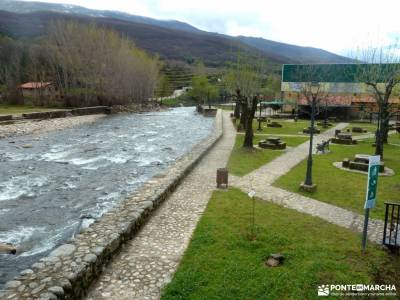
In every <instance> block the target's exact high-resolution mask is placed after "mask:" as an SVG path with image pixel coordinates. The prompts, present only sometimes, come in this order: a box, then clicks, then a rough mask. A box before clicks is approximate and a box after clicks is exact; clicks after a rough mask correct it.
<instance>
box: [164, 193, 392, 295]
mask: <svg viewBox="0 0 400 300" xmlns="http://www.w3.org/2000/svg"><path fill="white" fill-rule="evenodd" d="M251 211H252V201H251V200H250V199H249V198H248V197H247V195H246V194H244V193H242V192H240V191H238V190H236V189H230V190H229V191H216V192H214V193H213V196H212V198H211V200H210V202H209V203H208V206H207V209H206V211H205V213H204V214H203V216H202V217H201V219H200V221H199V223H198V226H197V228H196V230H195V232H194V235H193V237H192V240H191V242H190V245H189V247H188V249H187V250H186V252H185V254H184V257H183V259H182V261H181V263H180V265H179V268H178V270H177V272H176V273H175V276H174V278H173V280H172V282H171V283H169V284H168V285H167V286H166V288H165V289H164V290H163V293H162V298H161V299H163V300H170V299H171V300H172V299H173V300H179V299H182V300H183V299H185V300H187V299H199V300H200V299H230V300H234V299H238V300H239V299H240V300H241V299H268V300H271V299H272V300H273V299H296V300H297V299H319V298H318V296H317V287H318V285H320V284H335V283H336V284H357V283H363V284H369V283H370V284H396V283H397V287H398V286H399V283H400V282H399V278H400V273H399V272H400V270H399V269H400V258H399V256H397V257H391V256H389V254H388V253H387V252H386V251H384V250H382V249H381V248H379V247H378V246H375V245H372V244H368V247H367V253H366V254H365V255H361V250H360V248H361V246H360V244H361V239H360V235H359V234H355V233H353V232H351V231H350V230H347V229H344V228H341V227H338V226H336V225H333V224H330V223H328V222H325V221H323V220H321V219H319V218H316V217H312V216H309V215H305V214H302V213H299V212H296V211H294V210H291V209H287V208H283V207H281V206H278V205H276V204H272V203H269V202H265V201H258V200H256V201H255V224H256V231H255V232H256V238H255V239H254V240H250V239H249V235H250V228H251ZM271 253H282V254H283V255H284V257H285V260H284V263H283V265H281V266H279V267H276V268H270V267H266V266H265V265H264V263H263V262H264V259H265V258H266V257H267V256H268V255H270V254H271ZM396 281H397V282H396Z"/></svg>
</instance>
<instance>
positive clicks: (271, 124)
mask: <svg viewBox="0 0 400 300" xmlns="http://www.w3.org/2000/svg"><path fill="white" fill-rule="evenodd" d="M267 127H274V128H281V127H282V124H280V123H278V122H271V123H268V124H267Z"/></svg>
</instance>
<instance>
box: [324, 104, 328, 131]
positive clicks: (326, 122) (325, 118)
mask: <svg viewBox="0 0 400 300" xmlns="http://www.w3.org/2000/svg"><path fill="white" fill-rule="evenodd" d="M327 127H328V99H325V112H324V128H327Z"/></svg>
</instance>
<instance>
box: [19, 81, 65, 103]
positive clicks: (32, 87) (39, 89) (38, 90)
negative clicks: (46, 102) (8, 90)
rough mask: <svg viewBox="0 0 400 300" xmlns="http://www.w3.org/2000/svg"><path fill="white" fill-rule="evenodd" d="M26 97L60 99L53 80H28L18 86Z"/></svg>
mask: <svg viewBox="0 0 400 300" xmlns="http://www.w3.org/2000/svg"><path fill="white" fill-rule="evenodd" d="M18 89H19V90H20V91H21V93H22V96H23V97H24V98H33V99H37V98H40V97H46V98H53V99H58V96H59V93H58V91H57V88H56V86H55V85H54V84H52V83H51V82H26V83H23V84H21V85H19V86H18Z"/></svg>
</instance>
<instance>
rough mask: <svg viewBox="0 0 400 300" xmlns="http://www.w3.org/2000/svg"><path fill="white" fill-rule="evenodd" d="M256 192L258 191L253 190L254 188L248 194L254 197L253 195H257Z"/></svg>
mask: <svg viewBox="0 0 400 300" xmlns="http://www.w3.org/2000/svg"><path fill="white" fill-rule="evenodd" d="M255 194H256V192H255V191H253V190H251V191H250V192H249V193H248V194H247V196H249V197H250V198H253V197H254V196H255Z"/></svg>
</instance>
